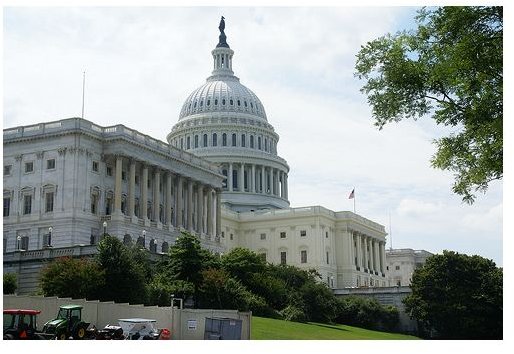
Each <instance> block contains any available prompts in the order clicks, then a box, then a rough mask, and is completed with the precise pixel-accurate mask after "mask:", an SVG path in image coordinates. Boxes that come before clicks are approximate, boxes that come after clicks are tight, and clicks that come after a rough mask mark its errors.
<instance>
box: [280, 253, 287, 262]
mask: <svg viewBox="0 0 514 354" xmlns="http://www.w3.org/2000/svg"><path fill="white" fill-rule="evenodd" d="M286 263H287V252H280V264H286Z"/></svg>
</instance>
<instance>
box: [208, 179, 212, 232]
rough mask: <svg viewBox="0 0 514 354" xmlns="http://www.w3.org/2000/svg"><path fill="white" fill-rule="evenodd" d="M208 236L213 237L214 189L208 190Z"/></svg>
mask: <svg viewBox="0 0 514 354" xmlns="http://www.w3.org/2000/svg"><path fill="white" fill-rule="evenodd" d="M207 234H208V235H209V236H212V188H210V187H208V188H207Z"/></svg>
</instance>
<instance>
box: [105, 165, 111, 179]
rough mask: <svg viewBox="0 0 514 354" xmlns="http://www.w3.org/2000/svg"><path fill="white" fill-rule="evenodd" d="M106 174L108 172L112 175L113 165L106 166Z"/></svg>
mask: <svg viewBox="0 0 514 354" xmlns="http://www.w3.org/2000/svg"><path fill="white" fill-rule="evenodd" d="M105 174H106V175H107V176H110V177H112V167H111V166H106V167H105Z"/></svg>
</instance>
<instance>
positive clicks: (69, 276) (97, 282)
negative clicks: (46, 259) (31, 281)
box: [40, 257, 105, 300]
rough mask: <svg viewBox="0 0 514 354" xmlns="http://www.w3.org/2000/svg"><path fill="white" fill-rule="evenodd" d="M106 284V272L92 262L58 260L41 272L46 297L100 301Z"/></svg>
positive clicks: (71, 259)
mask: <svg viewBox="0 0 514 354" xmlns="http://www.w3.org/2000/svg"><path fill="white" fill-rule="evenodd" d="M104 284H105V272H104V271H103V270H102V269H101V268H100V267H99V266H98V264H96V263H95V262H94V261H92V260H88V259H74V258H71V257H63V258H58V259H56V260H55V261H53V262H51V263H50V264H48V265H47V266H46V267H45V268H44V269H43V270H42V271H41V282H40V285H41V289H42V292H43V294H44V295H45V296H59V297H71V298H75V299H79V298H85V299H89V300H96V299H99V289H101V288H102V286H104Z"/></svg>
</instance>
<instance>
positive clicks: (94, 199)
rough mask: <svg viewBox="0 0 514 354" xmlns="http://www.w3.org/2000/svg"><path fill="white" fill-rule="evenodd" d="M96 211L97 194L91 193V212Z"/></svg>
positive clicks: (94, 212)
mask: <svg viewBox="0 0 514 354" xmlns="http://www.w3.org/2000/svg"><path fill="white" fill-rule="evenodd" d="M97 211H98V195H96V194H92V195H91V213H92V214H96V213H97Z"/></svg>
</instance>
